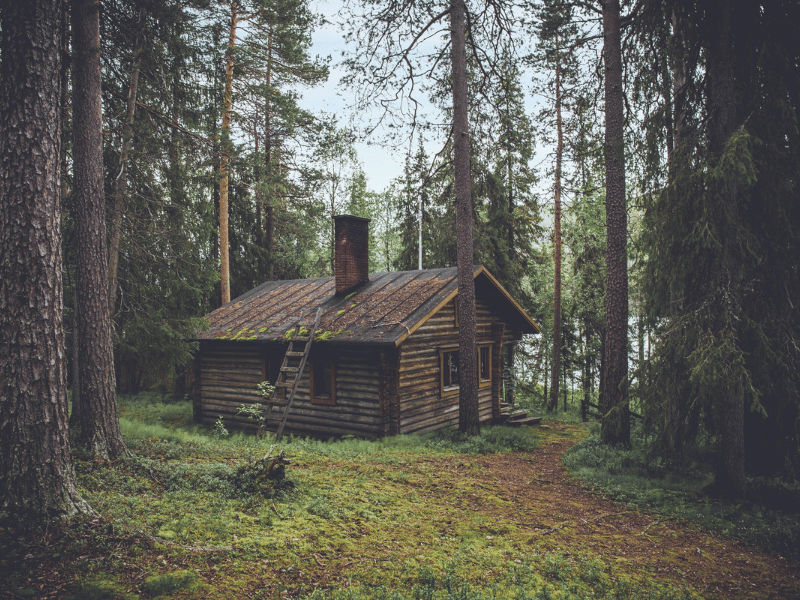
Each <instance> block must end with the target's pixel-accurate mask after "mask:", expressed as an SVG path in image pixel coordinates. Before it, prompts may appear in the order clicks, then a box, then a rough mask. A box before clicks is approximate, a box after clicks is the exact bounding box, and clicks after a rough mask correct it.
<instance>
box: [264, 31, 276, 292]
mask: <svg viewBox="0 0 800 600" xmlns="http://www.w3.org/2000/svg"><path fill="white" fill-rule="evenodd" d="M267 49H268V52H269V54H268V56H267V90H268V93H269V90H270V86H271V85H272V27H270V32H269V37H268V39H267ZM266 105H267V106H266V109H267V110H266V115H265V119H264V123H265V125H266V137H265V140H264V144H265V146H266V148H265V154H266V163H267V181H268V183H269V188H268V189H269V191H270V193H269V196H268V197H267V201H266V213H267V214H266V217H267V219H266V223H265V227H264V229H265V233H266V235H265V238H266V239H265V243H266V250H267V260H268V263H267V264H268V267H267V279H269V280H270V281H272V280H273V279H274V278H275V258H274V256H273V252H274V251H275V241H274V239H275V212H274V208H273V207H274V204H273V202H274V201H275V195H276V194H275V191H276V190H275V186H274V185H273V182H274V180H275V179H274V178H275V173H274V169H273V167H272V110H271V106H270V101H269V99H267V102H266Z"/></svg>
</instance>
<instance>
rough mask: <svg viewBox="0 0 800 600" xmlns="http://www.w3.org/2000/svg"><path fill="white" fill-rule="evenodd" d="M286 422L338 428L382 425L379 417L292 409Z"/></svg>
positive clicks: (281, 415) (281, 416)
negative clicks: (350, 425)
mask: <svg viewBox="0 0 800 600" xmlns="http://www.w3.org/2000/svg"><path fill="white" fill-rule="evenodd" d="M280 418H281V419H282V418H283V414H282V413H281V414H280ZM288 422H292V423H300V422H302V423H319V424H322V425H325V424H330V425H334V424H335V425H336V426H338V427H345V426H347V425H348V424H353V426H356V424H357V425H359V426H368V427H377V426H378V425H379V424H382V423H383V420H382V419H381V418H380V415H373V416H370V415H358V414H353V413H337V412H334V411H313V410H306V409H303V410H299V409H297V410H296V409H295V407H292V410H290V411H289V418H288V420H287V423H288Z"/></svg>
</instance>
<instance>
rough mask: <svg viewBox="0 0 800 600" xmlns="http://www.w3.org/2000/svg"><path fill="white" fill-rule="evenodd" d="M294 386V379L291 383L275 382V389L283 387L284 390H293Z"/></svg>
mask: <svg viewBox="0 0 800 600" xmlns="http://www.w3.org/2000/svg"><path fill="white" fill-rule="evenodd" d="M293 385H294V379H292V380H291V381H278V382H275V387H276V388H281V387H282V388H291V387H292V386H293Z"/></svg>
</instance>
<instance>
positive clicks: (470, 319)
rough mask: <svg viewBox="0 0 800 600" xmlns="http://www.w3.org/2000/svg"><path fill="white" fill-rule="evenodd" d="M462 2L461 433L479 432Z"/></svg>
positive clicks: (456, 40)
mask: <svg viewBox="0 0 800 600" xmlns="http://www.w3.org/2000/svg"><path fill="white" fill-rule="evenodd" d="M465 20H466V6H465V5H464V0H451V2H450V23H451V30H450V41H451V55H450V57H451V61H452V68H453V74H452V79H453V162H454V168H455V178H456V182H455V188H456V245H457V252H458V329H459V336H458V337H459V340H458V363H459V364H458V381H459V387H460V391H459V416H458V429H459V430H460V431H464V432H469V433H477V432H478V431H479V430H480V414H479V412H478V364H477V362H478V355H477V352H476V351H475V349H476V348H477V341H476V325H475V278H474V275H473V262H472V261H473V247H472V194H471V190H470V187H471V182H470V149H469V120H468V116H467V109H468V96H467V61H466V50H465Z"/></svg>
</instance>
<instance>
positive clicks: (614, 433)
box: [601, 0, 630, 447]
mask: <svg viewBox="0 0 800 600" xmlns="http://www.w3.org/2000/svg"><path fill="white" fill-rule="evenodd" d="M619 12H620V8H619V0H604V2H603V37H604V42H605V43H604V46H603V58H604V63H605V100H606V111H605V112H606V117H605V121H606V135H605V138H606V139H605V168H606V231H607V236H606V239H607V242H606V244H607V250H606V332H605V353H606V360H605V366H604V368H605V376H604V378H603V385H604V393H603V407H602V413H603V423H602V427H601V438H602V440H603V442H604V443H606V444H613V445H621V446H626V447H627V446H630V413H629V410H628V398H627V386H628V384H627V376H628V259H627V250H626V243H627V234H628V217H627V212H626V208H625V148H624V139H623V133H624V124H625V123H624V113H623V97H622V44H621V34H620V14H619Z"/></svg>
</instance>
